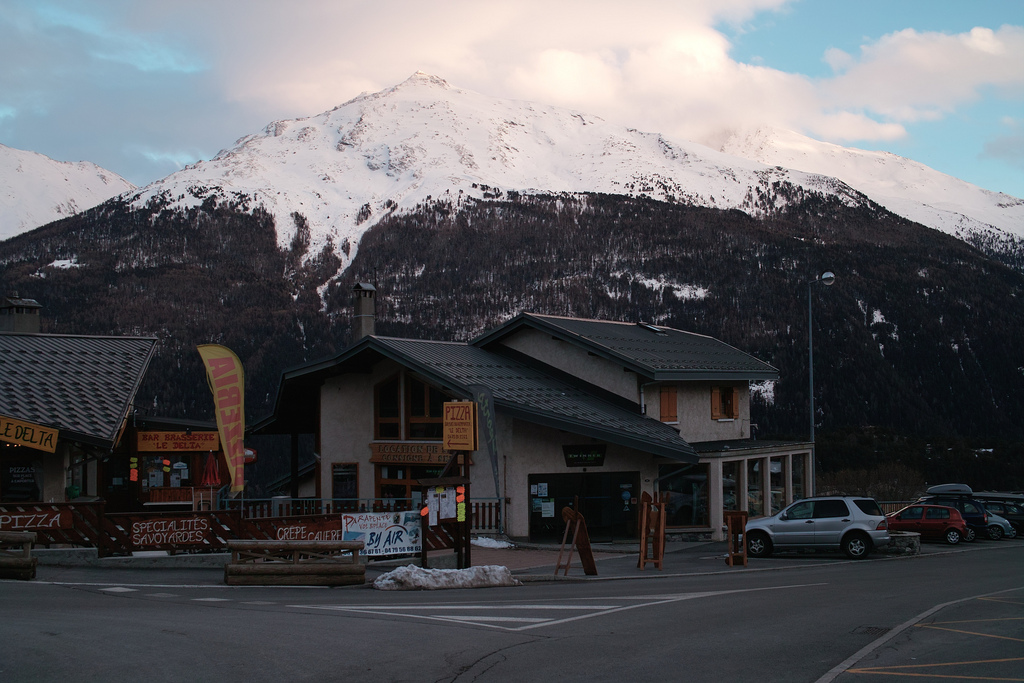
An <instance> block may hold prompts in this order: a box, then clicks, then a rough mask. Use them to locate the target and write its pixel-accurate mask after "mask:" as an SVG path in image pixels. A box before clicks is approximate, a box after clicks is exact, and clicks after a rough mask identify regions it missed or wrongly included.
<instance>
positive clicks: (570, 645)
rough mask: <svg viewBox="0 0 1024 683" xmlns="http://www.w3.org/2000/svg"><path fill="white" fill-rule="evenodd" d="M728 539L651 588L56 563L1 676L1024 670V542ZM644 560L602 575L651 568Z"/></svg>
mask: <svg viewBox="0 0 1024 683" xmlns="http://www.w3.org/2000/svg"><path fill="white" fill-rule="evenodd" d="M940 548H941V547H940ZM714 551H715V549H714V548H711V547H709V548H704V549H701V548H693V549H692V553H693V554H692V555H691V556H690V557H689V558H688V561H689V564H686V562H684V560H683V559H681V558H676V559H675V564H674V566H675V567H676V568H677V569H678V568H682V567H684V566H689V567H691V568H693V571H689V572H688V573H683V572H661V573H656V572H653V571H651V570H650V569H648V570H646V574H645V577H647V579H648V580H635V579H633V580H601V581H590V582H565V581H562V582H530V583H526V584H525V585H523V586H521V587H515V588H487V589H477V590H458V591H436V592H397V593H396V592H382V591H375V590H373V589H371V588H363V587H359V588H345V589H313V588H309V589H302V588H251V587H250V588H238V587H235V588H229V587H225V586H223V585H222V584H220V582H219V581H220V572H219V571H218V570H96V569H90V570H86V569H75V570H62V569H55V568H42V569H41V570H40V577H39V579H37V581H35V582H0V613H2V619H0V654H2V656H0V680H3V681H65V680H68V681H70V680H73V681H138V680H166V681H178V680H182V681H186V680H187V681H197V680H198V681H204V680H216V681H264V680H266V681H281V680H287V681H302V680H310V681H330V680H346V681H460V682H461V681H480V682H484V681H487V682H489V681H509V680H517V679H522V680H530V681H583V680H586V681H635V680H645V679H649V680H662V681H677V680H678V681H682V680H686V681H818V680H822V681H828V680H838V681H841V682H843V683H846V682H847V681H855V680H856V681H872V680H887V681H891V680H892V679H893V678H894V677H903V676H907V677H910V676H909V674H916V675H915V676H913V677H914V678H916V679H917V680H921V677H922V674H923V675H924V677H925V680H928V679H929V678H931V679H933V680H945V679H941V678H939V676H940V675H946V674H947V673H951V674H952V675H956V676H962V675H971V676H976V677H989V678H990V679H991V678H1002V679H1003V680H1019V679H1022V678H1024V676H1021V675H1020V672H1021V671H1024V658H1022V657H1021V655H1022V654H1024V653H1022V649H1021V643H1022V642H1024V628H1022V626H1021V625H1022V624H1024V572H1022V571H1021V570H1022V569H1024V542H1020V541H1007V542H1000V543H989V544H975V545H973V546H965V547H964V548H962V549H958V550H956V551H954V552H952V553H948V554H947V553H938V552H932V553H931V554H928V555H925V556H921V557H916V558H898V559H892V558H888V559H886V558H879V559H877V560H869V561H865V562H846V561H843V560H842V559H841V558H840V557H834V558H833V557H825V558H822V557H819V556H806V557H804V556H797V557H790V558H778V559H770V560H759V561H752V562H751V565H750V567H749V568H748V570H729V569H726V568H725V567H724V564H723V563H722V562H721V561H720V559H719V558H718V557H717V555H716V553H715V552H714ZM611 563H621V567H619V568H613V567H612V564H611ZM635 563H636V559H635V557H629V556H625V557H620V558H615V557H611V558H608V559H604V560H602V561H601V562H600V563H599V569H600V570H601V572H602V574H604V576H605V577H607V576H612V575H615V574H616V573H618V574H621V575H623V576H626V575H628V576H635V575H636V572H635V571H633V570H635ZM667 564H668V563H667ZM703 567H706V569H702V568H703ZM538 572H539V573H544V574H547V573H549V572H550V570H544V571H543V572H540V570H539V569H538ZM524 573H525V574H528V573H529V572H528V571H526V572H524ZM653 577H657V578H656V579H654V578H653ZM650 579H653V580H650ZM977 596H982V597H977ZM976 634H984V635H976ZM886 638H888V640H883V639H886ZM972 661H977V662H982V663H980V664H970V663H969V662H972ZM958 662H959V663H958ZM965 662H966V663H965ZM931 665H940V666H931ZM911 666H912V667H916V668H914V669H911V668H909V667H911ZM899 667H906V668H899Z"/></svg>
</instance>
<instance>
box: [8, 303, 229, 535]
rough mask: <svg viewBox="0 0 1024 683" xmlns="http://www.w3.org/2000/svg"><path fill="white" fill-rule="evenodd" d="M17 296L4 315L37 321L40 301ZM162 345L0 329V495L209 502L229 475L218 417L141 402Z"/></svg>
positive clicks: (111, 507)
mask: <svg viewBox="0 0 1024 683" xmlns="http://www.w3.org/2000/svg"><path fill="white" fill-rule="evenodd" d="M7 301H8V302H9V303H10V302H11V301H12V299H11V298H8V299H7ZM14 301H16V302H17V305H16V306H15V307H14V308H21V309H23V310H22V311H21V312H20V313H19V312H17V311H15V312H13V313H8V314H7V315H6V319H7V320H9V321H15V320H17V321H18V325H17V326H16V327H17V328H19V329H20V328H21V327H22V326H23V325H22V323H23V322H24V321H22V320H20V319H19V316H22V315H25V316H31V318H33V319H34V320H35V321H36V324H37V325H38V319H39V315H38V309H39V308H40V307H39V306H38V304H36V305H35V308H33V307H31V306H30V305H28V303H26V302H29V301H31V300H23V299H14ZM31 303H33V304H34V303H35V302H31ZM29 310H31V311H33V313H26V312H25V311H29ZM28 322H29V323H31V322H32V321H31V320H29V321H28ZM155 349H156V340H155V339H151V338H142V337H99V336H81V335H57V334H34V333H26V334H23V333H14V332H11V331H7V332H0V504H7V505H12V504H13V505H31V504H38V503H65V502H69V501H98V500H102V501H104V502H105V504H106V505H105V509H106V511H107V512H134V511H143V510H147V511H152V512H164V511H174V510H192V509H212V508H213V507H214V506H215V505H216V502H215V497H216V493H217V491H218V490H219V489H220V487H221V485H222V484H224V483H226V482H227V481H228V473H227V468H226V465H225V463H224V459H223V457H222V449H221V447H220V438H219V435H218V433H217V427H216V425H215V424H214V423H212V422H197V421H189V420H176V419H163V418H156V417H139V416H137V415H136V412H135V410H134V403H135V396H136V393H137V392H138V389H139V385H140V384H141V382H142V379H143V377H144V375H145V373H146V370H147V369H148V367H149V363H150V361H151V359H152V357H153V354H154V352H155ZM0 530H2V529H0Z"/></svg>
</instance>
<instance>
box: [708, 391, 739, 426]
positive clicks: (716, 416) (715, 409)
mask: <svg viewBox="0 0 1024 683" xmlns="http://www.w3.org/2000/svg"><path fill="white" fill-rule="evenodd" d="M739 416H740V405H739V397H738V396H737V392H736V389H735V388H733V387H711V419H712V420H735V419H737V418H738V417H739Z"/></svg>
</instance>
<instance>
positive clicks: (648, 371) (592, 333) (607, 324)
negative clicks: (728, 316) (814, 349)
mask: <svg viewBox="0 0 1024 683" xmlns="http://www.w3.org/2000/svg"><path fill="white" fill-rule="evenodd" d="M524 328H533V329H537V330H541V331H543V332H545V333H548V334H551V335H552V336H555V337H557V338H559V339H561V340H563V341H566V342H569V343H570V344H575V345H576V346H579V347H580V348H582V349H585V350H586V351H589V352H590V353H593V354H595V355H597V356H600V357H603V358H606V359H608V360H611V361H614V362H616V363H619V364H621V365H622V366H623V367H625V368H628V369H629V370H632V371H633V372H636V373H637V374H639V375H641V376H644V377H647V378H649V379H651V380H655V381H671V380H766V379H771V380H777V379H778V378H779V371H778V370H777V369H776V368H774V367H772V366H771V365H768V364H767V363H765V362H763V361H760V360H758V359H757V358H754V357H753V356H751V355H750V354H748V353H744V352H743V351H740V350H739V349H737V348H735V347H733V346H729V345H728V344H726V343H725V342H722V341H719V340H718V339H715V338H713V337H708V336H705V335H702V334H696V333H693V332H684V331H682V330H676V329H673V328H671V327H662V326H659V325H651V324H648V323H623V322H613V321H607V320H588V319H584V318H567V317H561V316H554V315H538V314H536V313H520V314H519V315H517V316H516V317H515V318H512V319H511V320H509V321H508V322H507V323H505V324H504V325H501V326H500V327H496V328H494V329H493V330H490V331H489V332H486V333H485V334H483V335H481V336H480V337H477V338H476V339H474V340H473V342H472V344H473V345H474V346H477V347H480V348H492V347H493V346H494V345H497V344H500V343H501V340H502V339H505V338H507V337H509V336H510V335H512V334H515V333H516V332H518V331H520V330H522V329H524Z"/></svg>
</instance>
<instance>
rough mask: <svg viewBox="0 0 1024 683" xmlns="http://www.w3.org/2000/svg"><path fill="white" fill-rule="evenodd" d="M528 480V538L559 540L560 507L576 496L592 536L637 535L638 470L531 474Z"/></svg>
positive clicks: (561, 530)
mask: <svg viewBox="0 0 1024 683" xmlns="http://www.w3.org/2000/svg"><path fill="white" fill-rule="evenodd" d="M529 483H530V492H529V493H530V496H529V501H530V540H531V541H533V542H560V541H561V540H562V535H563V533H564V532H565V522H563V521H562V508H564V507H572V505H573V500H574V499H575V498H576V497H577V496H578V497H579V501H580V512H582V513H583V518H584V519H585V520H586V522H587V531H588V532H589V534H590V538H591V539H592V540H596V541H612V540H620V539H635V538H636V537H637V528H636V527H637V507H638V499H639V497H640V473H639V472H579V473H576V472H573V473H565V474H531V475H530V477H529Z"/></svg>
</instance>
